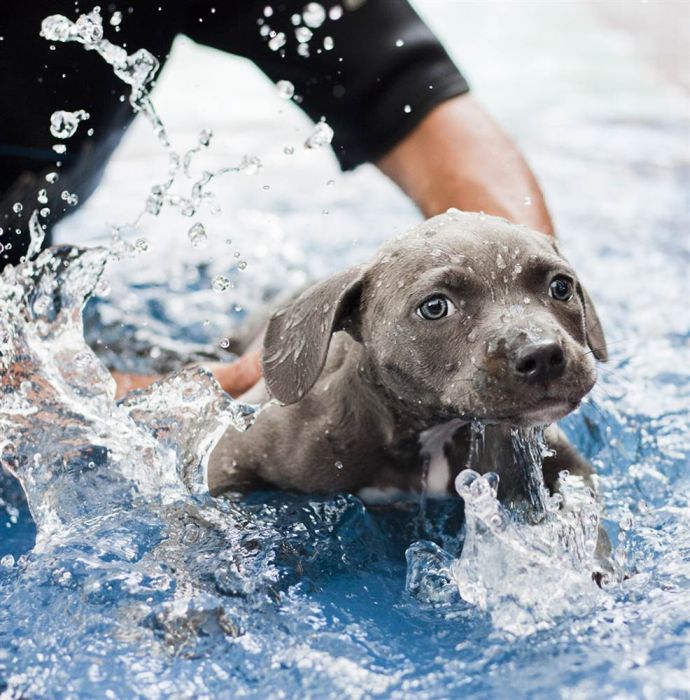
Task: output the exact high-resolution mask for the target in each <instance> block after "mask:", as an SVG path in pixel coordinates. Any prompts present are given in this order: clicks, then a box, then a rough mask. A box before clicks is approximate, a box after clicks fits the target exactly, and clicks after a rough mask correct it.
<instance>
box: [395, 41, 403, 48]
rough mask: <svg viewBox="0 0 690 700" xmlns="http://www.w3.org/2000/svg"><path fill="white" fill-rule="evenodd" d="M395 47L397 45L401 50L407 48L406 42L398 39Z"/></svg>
mask: <svg viewBox="0 0 690 700" xmlns="http://www.w3.org/2000/svg"><path fill="white" fill-rule="evenodd" d="M395 45H396V46H397V47H398V48H400V47H401V46H405V42H404V41H403V40H402V39H398V40H397V41H396V42H395Z"/></svg>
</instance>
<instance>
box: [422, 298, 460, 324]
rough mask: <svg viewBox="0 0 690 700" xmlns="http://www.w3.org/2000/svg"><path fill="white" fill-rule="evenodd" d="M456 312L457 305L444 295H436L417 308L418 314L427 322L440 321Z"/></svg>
mask: <svg viewBox="0 0 690 700" xmlns="http://www.w3.org/2000/svg"><path fill="white" fill-rule="evenodd" d="M455 311H456V308H455V304H453V302H452V301H451V300H450V299H449V298H448V297H447V296H444V295H443V294H434V296H432V297H429V298H428V299H427V300H426V301H423V302H422V303H421V304H420V305H419V306H418V307H417V314H418V315H419V316H421V317H422V318H423V319H424V320H426V321H438V320H439V319H441V318H444V317H446V316H450V315H451V314H453V313H455Z"/></svg>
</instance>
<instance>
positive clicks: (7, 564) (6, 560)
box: [0, 554, 14, 569]
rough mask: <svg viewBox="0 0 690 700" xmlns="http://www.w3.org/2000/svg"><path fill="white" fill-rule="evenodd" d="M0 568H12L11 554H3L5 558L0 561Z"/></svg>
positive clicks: (12, 559)
mask: <svg viewBox="0 0 690 700" xmlns="http://www.w3.org/2000/svg"><path fill="white" fill-rule="evenodd" d="M0 566H3V567H4V568H6V569H11V568H12V567H13V566H14V557H13V556H12V555H11V554H5V556H4V557H3V558H2V559H0Z"/></svg>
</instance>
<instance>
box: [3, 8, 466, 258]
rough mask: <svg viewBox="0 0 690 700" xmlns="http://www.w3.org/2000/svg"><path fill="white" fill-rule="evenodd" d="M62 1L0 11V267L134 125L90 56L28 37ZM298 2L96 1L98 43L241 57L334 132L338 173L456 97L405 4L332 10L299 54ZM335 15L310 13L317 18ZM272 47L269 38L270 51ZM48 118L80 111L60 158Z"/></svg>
mask: <svg viewBox="0 0 690 700" xmlns="http://www.w3.org/2000/svg"><path fill="white" fill-rule="evenodd" d="M75 4H76V5H80V7H81V11H88V10H90V9H91V7H92V5H91V4H87V5H83V4H80V3H75V2H74V1H73V0H29V2H26V1H22V2H19V0H3V2H2V3H1V5H0V36H2V37H3V38H2V40H0V85H2V91H3V100H2V119H0V227H1V228H3V233H2V235H0V244H6V243H7V242H11V244H12V245H11V249H10V250H9V251H8V250H2V248H0V250H2V252H1V253H0V267H2V266H3V265H4V264H7V263H8V262H10V263H16V262H17V261H18V260H19V258H20V257H21V256H22V255H24V254H25V253H26V249H27V245H28V232H27V224H28V219H29V216H30V214H31V212H32V211H33V210H34V209H37V208H39V209H40V208H41V207H42V206H48V207H49V208H50V210H51V211H50V215H49V216H48V217H47V218H44V219H42V221H44V222H47V223H48V224H49V228H50V226H51V225H52V224H54V223H55V222H56V221H57V220H58V219H59V218H61V217H62V216H63V215H64V214H66V213H68V212H69V211H72V207H70V206H69V205H68V204H67V203H66V202H64V201H63V200H61V199H60V193H61V192H62V191H63V190H67V191H69V192H70V193H75V194H77V195H78V197H79V200H80V201H81V202H83V201H84V200H85V199H86V197H88V195H89V194H90V193H91V192H92V191H93V189H94V188H95V187H96V185H97V184H98V181H99V179H100V176H101V174H102V171H103V168H104V167H105V164H106V163H107V161H108V158H109V157H110V155H111V154H112V152H113V150H114V149H115V147H116V146H117V144H118V143H119V141H120V138H121V137H122V134H123V133H124V131H125V129H126V128H127V127H128V126H129V124H130V123H131V121H132V119H133V117H134V116H135V115H134V114H133V112H132V108H131V106H130V105H129V102H128V101H127V99H126V98H127V97H128V95H129V87H128V86H127V85H125V84H124V83H122V82H121V81H120V80H119V79H118V78H116V77H115V76H114V74H113V72H112V69H111V67H110V66H108V65H107V64H106V63H105V62H104V61H103V59H101V58H100V56H98V55H96V54H95V52H92V51H91V52H86V51H84V49H83V47H82V46H80V45H76V44H71V43H70V44H59V45H57V46H55V47H54V48H51V45H50V43H49V42H48V41H46V40H45V39H43V38H41V37H40V36H39V30H40V26H41V20H42V19H43V18H44V17H46V16H48V15H51V14H65V15H66V16H67V17H69V18H70V19H76V17H77V16H78V14H79V12H78V11H77V10H75ZM305 4H306V0H297V1H295V0H283V1H281V2H274V3H270V2H267V0H261V1H260V2H256V1H255V0H232V1H231V2H222V1H219V0H165V2H162V0H153V1H150V0H142V1H141V2H137V3H130V2H122V1H121V0H116V1H115V2H108V3H102V14H103V20H104V22H103V24H104V28H105V37H106V38H108V39H109V40H111V41H112V42H113V43H116V44H119V45H125V46H126V47H127V50H128V51H129V52H132V51H134V50H135V49H138V48H146V49H148V50H149V51H151V53H153V54H154V55H155V56H156V57H157V58H158V59H159V60H160V61H161V63H164V62H165V60H166V59H167V57H168V54H169V52H170V48H171V45H172V42H173V40H174V38H175V37H176V36H177V35H178V34H185V35H187V36H188V37H190V38H191V39H193V40H195V41H197V42H199V43H201V44H205V45H207V46H212V47H214V48H217V49H220V50H222V51H227V52H229V53H233V54H236V55H238V56H243V57H246V58H249V59H250V60H251V61H253V62H254V63H255V64H256V65H257V66H258V67H259V68H261V70H262V71H264V73H266V75H268V77H269V78H270V79H271V80H273V81H274V82H277V81H279V80H289V81H290V82H291V83H293V85H294V86H295V93H296V95H298V96H299V101H298V104H299V106H300V107H301V108H302V109H303V110H304V111H305V112H306V113H307V114H308V115H309V116H310V117H311V118H312V119H313V120H314V121H317V120H319V119H321V118H322V117H323V118H325V119H326V121H327V122H328V123H329V124H330V126H331V127H332V128H333V129H334V131H335V136H334V139H333V143H332V146H333V149H334V152H335V154H336V156H337V158H338V161H339V162H340V165H341V167H342V168H343V169H344V170H349V169H352V168H354V167H356V166H357V165H359V164H360V163H363V162H366V161H374V160H376V159H377V158H379V157H380V156H382V155H383V154H385V153H386V152H387V151H388V150H389V149H390V148H391V147H392V146H393V145H394V144H395V143H397V142H398V141H399V140H400V139H401V138H402V137H403V136H405V135H406V134H407V133H408V132H409V131H410V130H411V129H412V128H413V127H414V126H415V125H416V124H417V123H418V122H419V121H420V120H421V119H422V118H423V117H424V116H425V115H426V114H427V113H428V112H429V111H430V110H431V109H432V108H433V107H435V106H436V105H437V104H439V103H441V102H443V101H444V100H446V99H448V98H450V97H453V96H455V95H459V94H462V93H464V92H466V91H467V89H468V87H467V83H466V81H465V80H464V78H463V77H462V75H461V74H460V72H459V71H458V69H457V68H456V67H455V65H454V64H453V62H452V61H451V60H450V58H449V57H448V54H447V53H446V51H445V50H444V49H443V47H442V46H441V44H440V43H439V41H438V40H437V39H436V37H435V36H434V35H433V34H432V33H431V31H430V30H429V29H428V28H427V27H426V25H425V24H424V23H423V22H422V21H421V19H420V18H419V17H418V16H417V14H416V13H415V12H414V10H412V8H411V7H410V5H409V4H408V3H407V2H405V0H366V1H365V2H363V3H362V2H358V1H357V0H350V1H349V2H343V3H342V4H343V5H345V6H350V7H353V6H357V7H356V9H344V11H343V12H342V16H341V17H340V18H338V19H331V18H329V17H327V18H326V19H325V21H324V22H323V24H321V26H319V27H316V28H312V29H310V31H311V32H312V33H313V36H312V37H311V39H310V41H309V48H310V55H309V57H304V56H303V55H300V53H299V52H298V50H297V49H298V43H299V42H298V41H297V38H296V35H295V26H294V24H293V22H292V17H293V15H295V14H298V13H301V12H302V11H303V9H304V6H305ZM340 4H341V3H338V2H336V1H334V0H328V1H326V2H322V3H321V5H322V6H323V7H324V8H325V10H326V12H329V11H330V10H331V9H332V8H333V7H334V6H336V5H338V6H339V5H340ZM267 5H270V6H271V9H270V10H269V11H268V12H266V11H265V8H266V7H267ZM159 8H160V9H159ZM118 11H119V12H121V14H122V21H121V22H120V24H119V29H120V30H119V31H115V28H114V27H113V26H111V25H110V22H109V20H110V18H111V17H112V15H113V13H114V12H118ZM335 12H336V13H337V12H338V10H336V11H335ZM266 14H270V16H266ZM263 26H265V27H269V28H270V31H269V33H267V31H268V30H267V29H262V27H263ZM270 32H275V33H276V34H277V33H280V32H282V33H283V34H284V35H285V43H284V45H283V46H282V47H281V48H279V49H278V50H272V49H271V48H270V47H269V41H270V40H271V38H272V36H271V33H270ZM327 37H328V38H327ZM280 42H281V40H280V38H279V39H278V40H277V41H274V42H273V45H274V46H275V44H276V43H280ZM331 46H332V48H328V47H331ZM218 84H219V89H227V90H232V85H228V86H224V85H223V76H222V75H220V76H218ZM180 90H181V91H184V85H182V84H181V85H180ZM123 96H124V99H123ZM59 109H65V110H70V111H71V110H75V109H84V110H86V111H87V112H89V114H90V118H89V120H88V121H87V122H85V124H83V125H82V126H81V127H80V128H79V129H78V131H77V133H76V134H75V135H74V136H73V137H72V138H70V139H69V140H68V141H66V142H65V143H66V145H67V146H68V149H67V152H66V153H64V154H58V153H56V152H55V151H54V150H53V148H52V147H53V145H54V144H55V143H56V142H57V139H55V138H54V137H53V136H52V135H51V134H50V131H49V123H50V115H51V114H52V113H53V112H54V111H55V110H59ZM89 130H93V132H92V134H91V135H90V131H89ZM58 162H59V165H58ZM53 171H57V172H58V173H59V180H58V181H57V182H56V183H53V184H51V183H49V182H47V181H46V179H45V176H46V174H48V173H50V172H53ZM41 189H46V190H47V194H48V197H49V203H48V204H47V205H42V204H40V203H37V193H38V191H39V190H41ZM17 202H19V203H20V204H21V205H22V211H21V212H19V213H17V212H15V211H14V210H13V205H14V204H15V203H17ZM17 230H19V232H20V233H16V231H17ZM49 241H50V238H49V236H48V237H47V239H46V243H49Z"/></svg>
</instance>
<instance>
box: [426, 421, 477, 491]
mask: <svg viewBox="0 0 690 700" xmlns="http://www.w3.org/2000/svg"><path fill="white" fill-rule="evenodd" d="M465 422H466V421H463V420H460V419H459V418H454V419H453V420H449V421H448V422H447V423H442V424H441V425H435V426H434V427H433V428H429V430H425V431H424V432H423V433H421V434H420V436H419V442H420V445H421V450H420V452H421V455H422V457H424V458H425V459H426V460H428V464H429V470H428V472H427V479H426V492H427V495H428V496H431V497H432V498H433V497H436V498H439V497H443V496H447V495H448V483H449V482H450V465H449V464H448V460H447V459H446V455H445V450H444V448H445V446H446V445H447V444H448V443H449V442H450V440H451V438H452V437H453V435H455V433H456V431H457V430H458V428H460V427H461V426H462V425H464V424H465Z"/></svg>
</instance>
